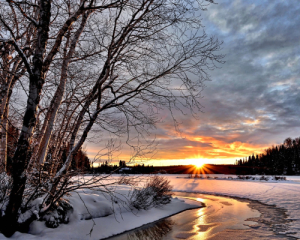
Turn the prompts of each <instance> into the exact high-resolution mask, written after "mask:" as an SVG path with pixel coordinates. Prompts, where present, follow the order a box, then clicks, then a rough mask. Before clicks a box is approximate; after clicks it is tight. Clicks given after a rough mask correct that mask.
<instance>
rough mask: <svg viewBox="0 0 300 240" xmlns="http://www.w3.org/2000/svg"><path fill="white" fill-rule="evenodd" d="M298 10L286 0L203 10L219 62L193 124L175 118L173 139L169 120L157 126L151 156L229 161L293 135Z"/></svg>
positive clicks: (299, 104) (299, 99)
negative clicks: (220, 43) (155, 149)
mask: <svg viewBox="0 0 300 240" xmlns="http://www.w3.org/2000/svg"><path fill="white" fill-rule="evenodd" d="M299 12H300V4H299V3H298V1H286V0H282V1H272V0H268V1H267V0H256V1H242V0H222V1H219V3H218V4H211V5H210V6H209V7H208V10H207V11H205V12H203V15H202V16H203V24H204V25H205V26H206V27H205V31H206V33H207V34H208V35H214V36H216V37H217V38H218V39H220V40H222V41H223V42H224V43H223V46H222V51H221V52H222V53H224V54H226V57H225V61H226V63H225V64H223V65H222V66H220V68H219V69H216V70H214V71H212V72H210V75H211V79H212V81H210V82H206V83H205V85H206V88H205V89H204V91H203V97H204V98H203V99H202V100H201V103H202V105H203V106H204V109H203V111H204V113H203V114H200V118H199V119H194V118H192V117H191V116H190V115H186V116H180V115H179V114H177V113H176V114H175V115H177V117H178V119H179V122H180V123H181V125H180V130H181V134H179V135H178V134H176V131H175V130H174V125H173V123H172V120H171V118H170V117H164V121H163V122H162V123H161V124H159V125H158V129H157V130H156V134H157V139H158V143H159V148H158V155H157V156H158V159H179V158H180V159H182V158H189V157H190V156H189V152H190V153H191V154H190V155H192V156H194V155H195V152H198V155H200V156H201V157H203V158H215V159H222V158H224V159H230V158H232V159H234V158H237V157H243V156H245V155H246V154H251V153H252V152H257V151H261V150H262V149H264V148H265V147H267V146H269V145H271V144H278V143H281V142H282V141H283V140H284V139H285V138H287V137H298V136H300V94H299V92H300V68H299V66H300V44H299V43H300V31H299V26H300V14H299ZM164 114H165V113H164ZM174 136H176V137H177V138H176V139H173V138H174ZM196 150H197V151H196Z"/></svg>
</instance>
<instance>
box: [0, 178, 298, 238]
mask: <svg viewBox="0 0 300 240" xmlns="http://www.w3.org/2000/svg"><path fill="white" fill-rule="evenodd" d="M164 176H165V177H167V178H168V179H169V180H170V181H171V184H172V185H173V190H174V191H179V192H180V191H181V192H194V193H206V194H216V195H224V196H233V197H239V198H247V199H251V200H258V201H260V202H262V203H265V204H268V205H276V206H277V207H279V208H283V209H285V210H286V211H287V214H288V219H290V220H293V221H292V222H290V223H289V224H288V225H289V228H288V230H287V231H286V232H285V233H286V234H288V235H290V236H294V237H297V238H300V200H299V199H300V182H299V180H300V177H287V181H254V180H238V179H232V180H231V179H228V178H227V179H226V180H225V179H220V178H221V177H222V176H220V175H219V177H218V179H214V178H213V176H211V178H209V179H200V178H196V179H195V178H188V176H187V175H186V176H185V175H164ZM115 177H119V175H116V176H115ZM87 178H88V177H87ZM116 191H117V192H118V194H119V196H124V198H122V197H120V199H119V200H117V201H111V198H110V197H109V196H106V197H105V196H104V195H103V194H101V193H98V192H95V191H91V190H85V191H81V192H79V193H80V195H78V194H77V193H73V194H72V195H71V196H70V197H69V199H70V202H71V204H72V205H73V208H74V211H73V213H72V214H71V215H70V222H69V224H61V225H60V226H59V227H58V228H55V229H51V228H46V227H45V224H44V222H39V221H35V222H33V223H32V224H31V227H30V234H22V233H18V232H17V233H15V234H14V235H13V237H12V239H25V240H26V239H51V240H53V239H101V238H105V237H109V236H112V235H115V234H118V233H121V232H124V231H127V230H130V229H133V228H136V227H139V226H142V225H144V224H146V223H150V222H153V221H156V220H158V219H161V218H164V217H167V216H170V215H173V214H176V213H178V212H181V211H184V210H186V209H191V208H196V207H200V206H201V205H200V203H198V204H197V203H196V202H194V201H191V200H184V201H183V200H182V199H177V198H173V199H172V201H171V203H170V204H167V205H164V206H160V207H156V208H152V209H150V210H147V211H146V210H141V211H135V212H132V211H129V209H128V207H126V204H125V205H124V204H122V199H123V200H124V201H126V196H127V194H128V192H129V191H130V187H129V186H126V185H119V186H117V187H116ZM82 200H83V201H84V204H83V201H82ZM112 202H113V205H114V209H115V211H112ZM87 209H88V210H87ZM90 216H92V217H93V219H89V218H90ZM94 224H95V225H94ZM91 229H93V230H92V232H91V233H90V231H91ZM89 233H90V234H91V235H89ZM0 239H5V237H3V235H1V234H0Z"/></svg>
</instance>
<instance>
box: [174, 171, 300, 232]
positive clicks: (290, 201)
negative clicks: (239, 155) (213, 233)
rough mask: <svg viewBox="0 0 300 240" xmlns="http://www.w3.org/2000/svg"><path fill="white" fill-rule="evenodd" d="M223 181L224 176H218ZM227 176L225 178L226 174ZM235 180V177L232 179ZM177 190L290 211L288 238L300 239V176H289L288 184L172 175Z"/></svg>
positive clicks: (283, 182)
mask: <svg viewBox="0 0 300 240" xmlns="http://www.w3.org/2000/svg"><path fill="white" fill-rule="evenodd" d="M215 176H217V177H219V178H221V176H220V175H215ZM223 177H225V175H223ZM232 177H233V176H232ZM168 178H169V179H170V181H171V184H172V185H173V187H174V191H184V192H198V193H207V194H219V195H226V196H234V197H241V198H249V199H252V200H258V201H260V202H262V203H266V204H269V205H276V206H277V207H280V208H284V209H286V210H287V214H288V219H291V220H293V221H292V222H291V223H290V228H289V230H288V232H286V233H287V234H288V235H291V236H295V237H297V238H300V177H299V176H291V177H289V176H287V177H286V178H287V181H254V180H237V179H233V180H228V179H227V180H220V179H214V178H213V176H210V179H195V178H187V175H185V176H184V175H168Z"/></svg>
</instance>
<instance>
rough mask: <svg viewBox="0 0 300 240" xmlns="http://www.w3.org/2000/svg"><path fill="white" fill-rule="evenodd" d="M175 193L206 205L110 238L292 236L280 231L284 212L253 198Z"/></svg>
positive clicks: (253, 237)
mask: <svg viewBox="0 0 300 240" xmlns="http://www.w3.org/2000/svg"><path fill="white" fill-rule="evenodd" d="M175 196H177V197H184V198H189V199H193V200H195V201H200V202H202V203H204V204H205V207H203V208H199V209H192V210H187V211H184V212H182V213H179V214H176V215H174V216H171V217H168V218H165V219H162V220H159V221H156V222H154V223H150V224H146V225H144V226H142V227H140V228H137V229H134V230H131V231H128V232H125V233H122V234H120V235H117V236H114V237H111V238H108V239H110V240H170V239H215V240H217V239H222V240H226V239H239V240H242V239H260V240H261V239H294V238H290V237H287V236H286V235H283V234H279V233H280V232H281V231H283V230H284V229H285V228H286V223H287V221H286V219H285V217H286V216H285V212H284V211H282V210H281V209H276V208H274V207H272V206H268V205H265V204H261V203H259V202H256V201H250V200H249V201H248V200H243V199H236V198H230V197H221V196H213V195H207V194H199V193H184V192H176V193H175Z"/></svg>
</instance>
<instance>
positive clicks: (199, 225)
mask: <svg viewBox="0 0 300 240" xmlns="http://www.w3.org/2000/svg"><path fill="white" fill-rule="evenodd" d="M196 200H197V201H199V202H202V203H204V204H205V205H206V202H207V200H206V199H204V198H197V199H196ZM205 211H206V209H205V208H200V209H198V211H197V216H198V218H197V220H196V221H195V224H194V233H196V234H197V235H196V236H194V239H207V238H208V237H209V236H211V231H212V229H213V228H214V227H215V226H216V224H209V222H208V221H207V216H208V215H207V214H205Z"/></svg>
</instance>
